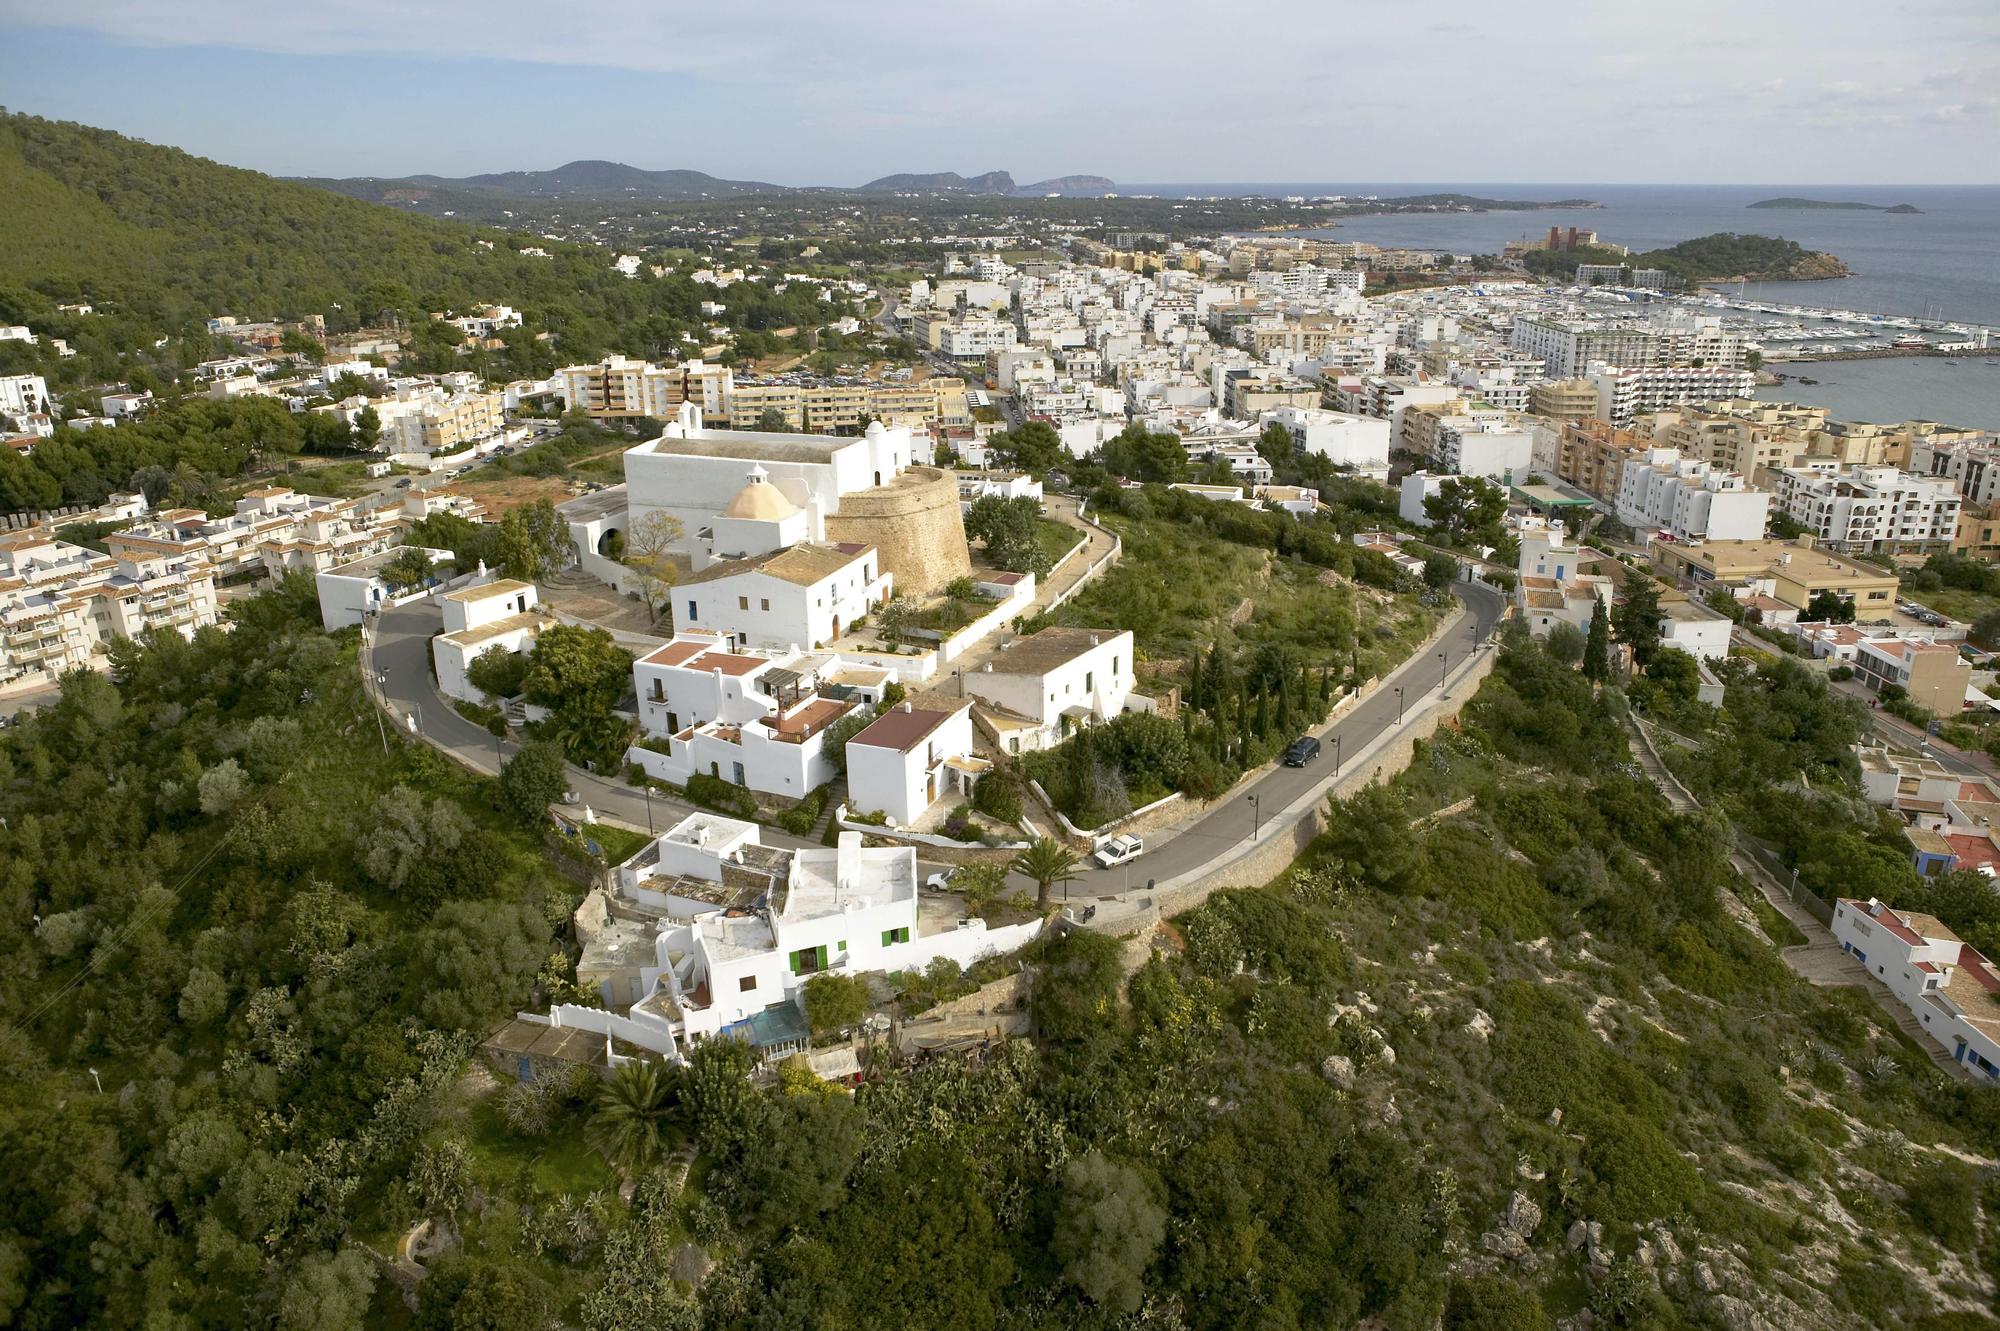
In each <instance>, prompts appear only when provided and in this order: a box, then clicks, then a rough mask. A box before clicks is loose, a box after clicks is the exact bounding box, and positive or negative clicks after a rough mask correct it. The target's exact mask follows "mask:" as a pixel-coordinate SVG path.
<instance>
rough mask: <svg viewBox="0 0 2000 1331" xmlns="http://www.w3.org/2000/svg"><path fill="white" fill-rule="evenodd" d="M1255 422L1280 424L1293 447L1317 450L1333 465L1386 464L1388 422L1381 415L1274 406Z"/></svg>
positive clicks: (1362, 466) (1372, 466)
mask: <svg viewBox="0 0 2000 1331" xmlns="http://www.w3.org/2000/svg"><path fill="white" fill-rule="evenodd" d="M1257 424H1258V425H1259V426H1260V427H1261V426H1266V425H1273V424H1276V425H1282V426H1284V427H1285V428H1286V429H1287V430H1289V431H1291V435H1292V445H1293V447H1295V448H1297V449H1298V450H1299V451H1300V452H1302V453H1317V454H1319V455H1320V456H1321V457H1323V458H1325V459H1326V460H1327V461H1329V462H1331V463H1333V464H1334V465H1335V466H1337V467H1353V468H1355V469H1356V470H1359V471H1370V472H1372V471H1377V470H1385V469H1386V468H1387V467H1388V465H1389V422H1388V420H1387V419H1385V418H1382V417H1374V416H1355V415H1350V414H1349V413H1347V412H1343V411H1327V410H1325V409H1324V408H1319V407H1278V408H1276V409H1275V410H1272V411H1267V412H1265V413H1264V414H1263V415H1262V416H1261V417H1259V418H1258V421H1257Z"/></svg>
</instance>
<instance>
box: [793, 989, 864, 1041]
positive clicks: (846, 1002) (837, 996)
mask: <svg viewBox="0 0 2000 1331" xmlns="http://www.w3.org/2000/svg"><path fill="white" fill-rule="evenodd" d="M867 1015H868V985H867V983H866V982H865V981H862V980H859V979H856V978H855V977H854V976H852V975H815V976H813V977H812V978H811V979H810V980H807V981H806V1022H807V1024H808V1025H810V1026H811V1027H812V1030H813V1034H814V1035H816V1036H820V1035H830V1034H832V1033H833V1032H835V1031H840V1030H845V1029H847V1028H849V1027H852V1026H858V1025H860V1024H861V1019H862V1018H863V1017H865V1016H867Z"/></svg>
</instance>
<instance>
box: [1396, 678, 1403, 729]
mask: <svg viewBox="0 0 2000 1331" xmlns="http://www.w3.org/2000/svg"><path fill="white" fill-rule="evenodd" d="M1396 724H1397V725H1399V726H1400V725H1402V724H1403V686H1402V685H1401V684H1398V685H1397V686H1396Z"/></svg>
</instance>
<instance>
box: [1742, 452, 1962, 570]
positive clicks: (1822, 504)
mask: <svg viewBox="0 0 2000 1331" xmlns="http://www.w3.org/2000/svg"><path fill="white" fill-rule="evenodd" d="M1776 480H1777V484H1776V495H1777V501H1778V503H1779V505H1780V506H1781V507H1783V509H1784V510H1785V512H1786V513H1787V514H1788V515H1789V516H1790V517H1791V519H1792V520H1793V521H1794V522H1797V523H1798V524H1800V525H1801V526H1803V527H1804V528H1805V529H1806V530H1807V531H1808V532H1811V533H1812V534H1813V536H1814V537H1815V538H1816V539H1818V540H1819V541H1821V542H1823V543H1825V544H1826V545H1827V546H1828V547H1830V548H1832V549H1835V550H1862V551H1881V552H1883V553H1888V554H1910V553H1927V552H1931V551H1936V550H1944V549H1948V548H1950V546H1951V544H1952V542H1953V540H1954V539H1955V538H1956V537H1957V534H1958V517H1959V510H1960V507H1961V505H1962V504H1963V502H1964V501H1963V500H1961V499H1960V497H1959V494H1958V488H1957V486H1956V485H1954V484H1953V483H1952V481H1951V480H1950V479H1949V478H1946V477H1934V476H1917V475H1913V474H1912V473H1910V472H1907V471H1899V470H1897V469H1896V468H1894V467H1851V468H1849V467H1842V466H1840V465H1839V464H1837V463H1831V462H1816V463H1811V464H1808V465H1806V466H1800V467H1786V468H1784V469H1783V470H1782V471H1780V472H1779V473H1778V474H1777V478H1776Z"/></svg>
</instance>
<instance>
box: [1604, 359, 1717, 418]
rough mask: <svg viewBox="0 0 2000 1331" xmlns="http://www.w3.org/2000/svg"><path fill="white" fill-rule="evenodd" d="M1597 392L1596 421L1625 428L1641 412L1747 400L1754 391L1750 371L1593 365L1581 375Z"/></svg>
mask: <svg viewBox="0 0 2000 1331" xmlns="http://www.w3.org/2000/svg"><path fill="white" fill-rule="evenodd" d="M1584 378H1586V379H1588V380H1589V381H1590V383H1591V385H1592V386H1593V387H1594V388H1596V389H1597V418H1598V419H1599V420H1601V421H1609V422H1611V424H1613V425H1616V426H1619V427H1621V428H1622V427H1624V426H1628V425H1630V424H1631V423H1632V421H1633V419H1634V418H1635V417H1637V416H1639V415H1640V414H1642V413H1644V412H1651V411H1662V410H1665V409H1666V408H1668V407H1673V406H1679V405H1681V404H1683V403H1687V402H1714V401H1719V400H1721V399H1723V398H1747V397H1749V396H1750V395H1751V394H1752V393H1753V392H1755V391H1756V388H1757V376H1756V375H1755V374H1753V373H1751V372H1750V371H1749V370H1739V369H1731V368H1730V367H1728V366H1724V365H1714V364H1703V365H1649V366H1625V367H1614V366H1607V365H1592V366H1590V367H1589V371H1588V373H1586V374H1585V375H1584Z"/></svg>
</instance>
